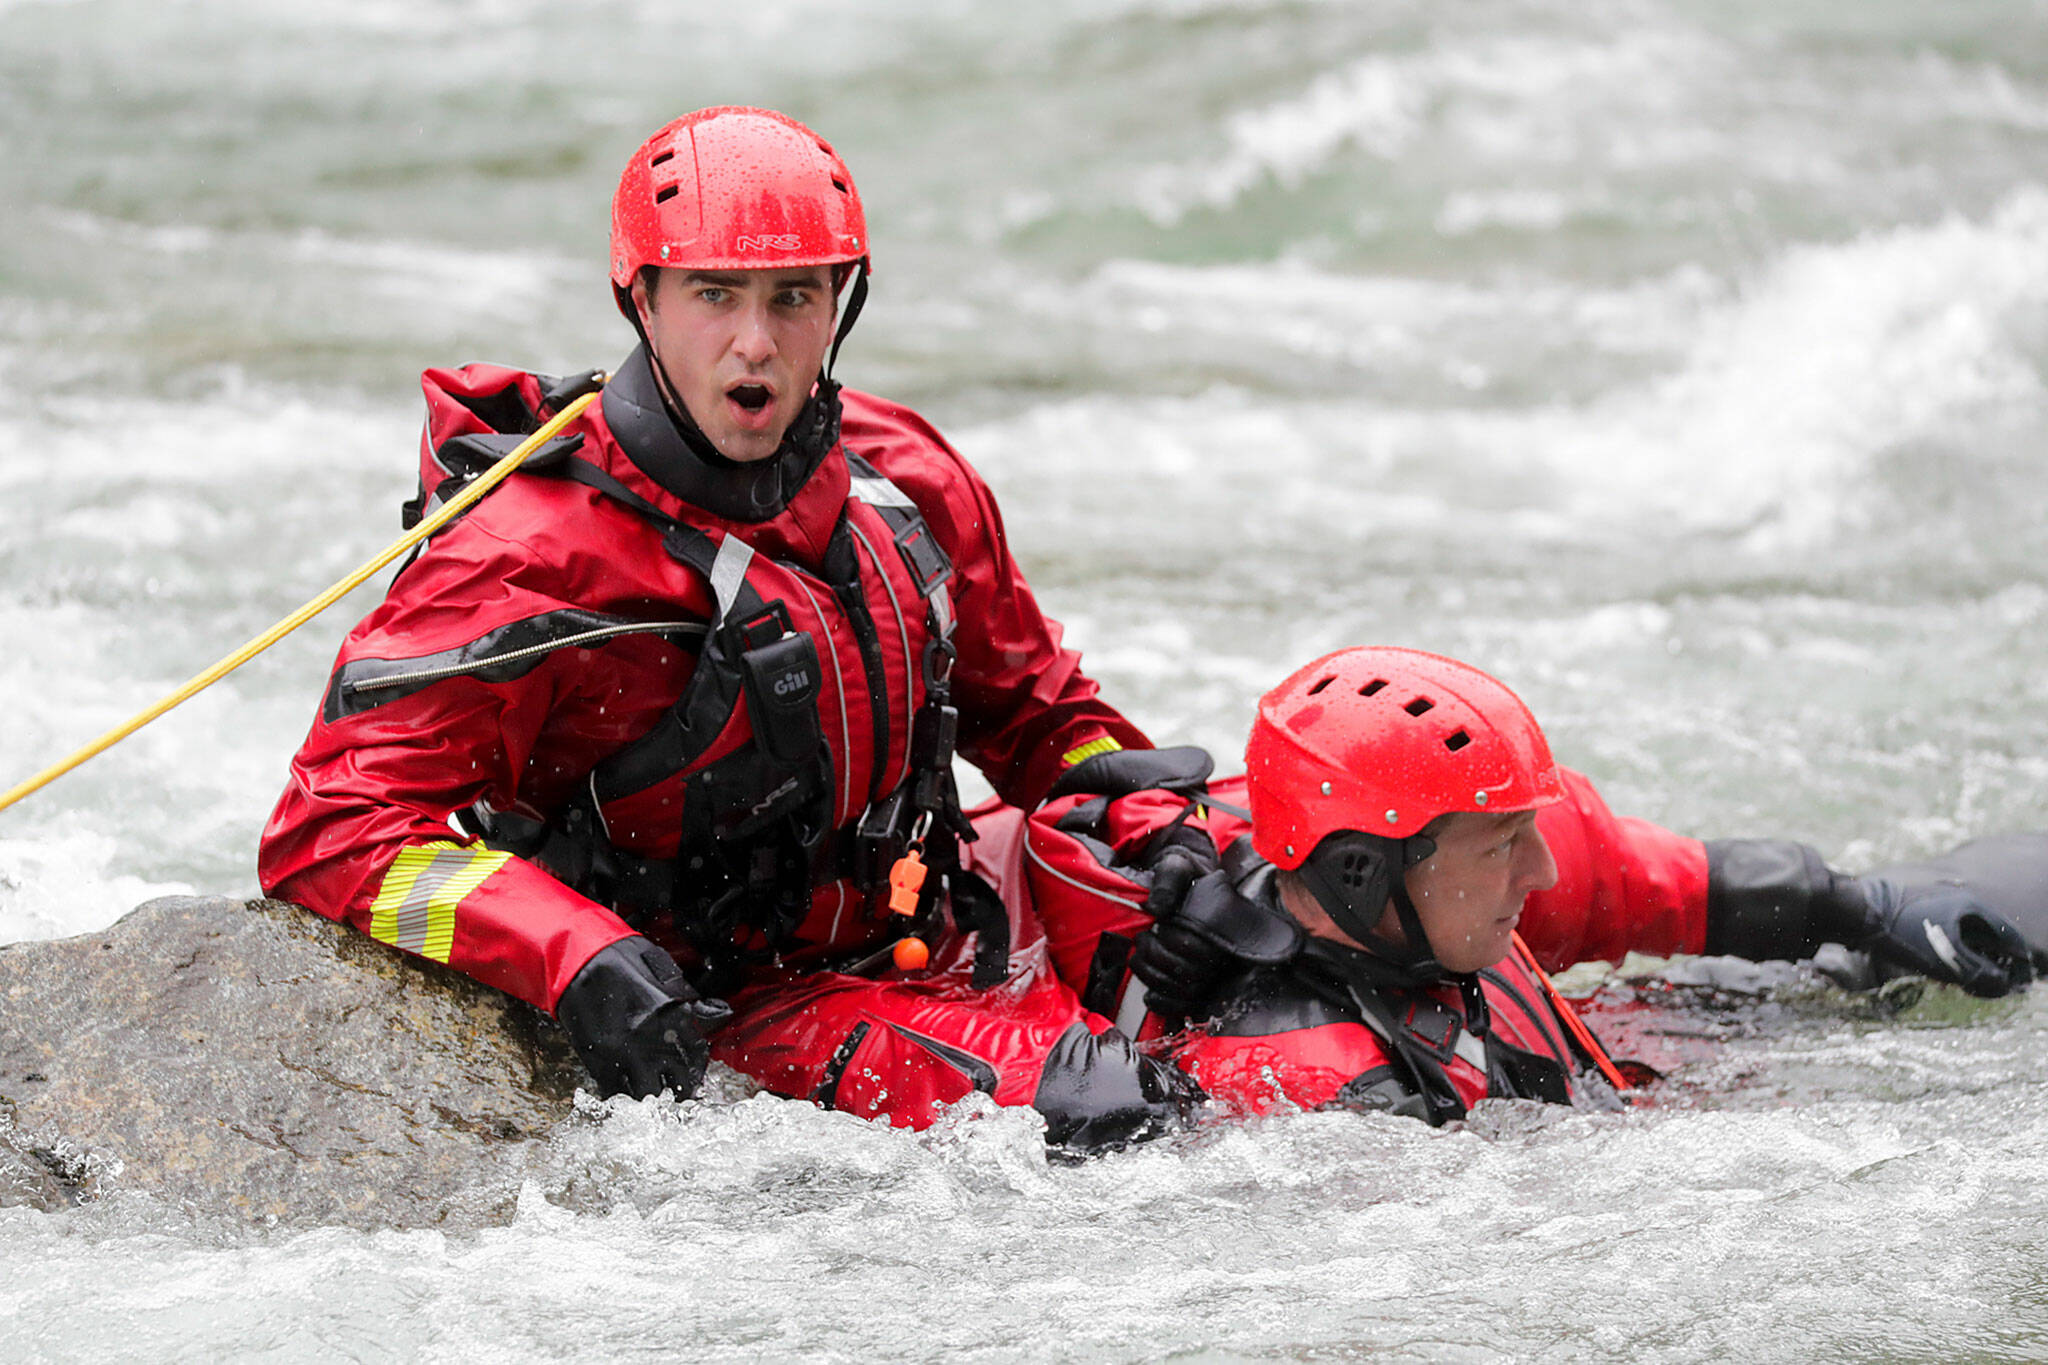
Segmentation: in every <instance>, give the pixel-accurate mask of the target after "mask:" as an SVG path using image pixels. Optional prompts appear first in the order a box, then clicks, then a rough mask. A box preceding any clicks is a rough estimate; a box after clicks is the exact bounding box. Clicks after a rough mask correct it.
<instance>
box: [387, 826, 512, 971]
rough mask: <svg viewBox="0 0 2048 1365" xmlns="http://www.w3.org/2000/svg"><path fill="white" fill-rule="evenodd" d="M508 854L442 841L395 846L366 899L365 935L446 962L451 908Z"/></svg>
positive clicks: (452, 935)
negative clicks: (388, 864) (393, 855)
mask: <svg viewBox="0 0 2048 1365" xmlns="http://www.w3.org/2000/svg"><path fill="white" fill-rule="evenodd" d="M511 858H512V855H511V854H509V853H499V852H497V851H495V850H493V849H488V848H484V847H482V846H481V845H478V846H475V847H465V846H463V845H460V844H453V843H449V842H448V841H447V840H436V841H435V842H433V843H430V844H414V845H412V846H411V847H409V848H403V849H400V850H399V852H398V856H397V857H396V858H395V859H393V860H392V863H391V868H390V870H389V871H387V872H386V873H385V874H384V881H383V884H382V885H380V886H379V887H378V888H377V899H376V900H374V901H372V902H371V903H370V937H371V938H374V939H378V940H380V941H382V942H384V943H389V944H391V945H392V946H393V947H396V948H403V949H404V950H405V951H407V952H409V953H418V954H419V955H420V956H421V957H430V958H432V959H433V960H434V961H436V962H446V961H447V960H448V955H449V953H450V952H452V951H453V950H454V947H455V907H456V906H458V905H460V904H461V903H462V898H463V897H464V896H467V895H468V894H469V893H470V892H472V891H474V890H476V889H477V888H478V887H479V886H481V885H483V882H484V879H485V878H486V877H488V876H490V875H491V874H492V873H493V872H496V871H497V870H498V869H499V868H501V867H503V866H504V865H505V864H506V863H507V862H509V861H511Z"/></svg>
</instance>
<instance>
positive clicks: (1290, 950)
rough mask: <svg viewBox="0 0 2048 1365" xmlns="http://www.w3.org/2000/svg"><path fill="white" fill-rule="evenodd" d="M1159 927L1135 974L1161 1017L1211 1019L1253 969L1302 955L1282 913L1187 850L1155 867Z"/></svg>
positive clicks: (1152, 897) (1145, 944) (1141, 938)
mask: <svg viewBox="0 0 2048 1365" xmlns="http://www.w3.org/2000/svg"><path fill="white" fill-rule="evenodd" d="M1145 911H1146V913H1148V914H1150V915H1151V916H1152V923H1151V924H1149V925H1147V926H1146V927H1145V928H1144V929H1143V930H1142V931H1141V932H1140V933H1139V934H1138V938H1137V941H1136V942H1135V943H1133V944H1132V945H1131V972H1132V974H1133V975H1135V976H1136V977H1137V978H1138V980H1140V981H1142V982H1144V983H1145V1003H1146V1005H1147V1007H1149V1008H1150V1009H1152V1010H1153V1011H1154V1012H1155V1013H1158V1014H1164V1015H1172V1016H1179V1017H1181V1018H1188V1019H1205V1018H1207V1017H1208V1016H1209V1015H1210V1014H1211V1013H1212V1012H1213V1011H1214V1010H1215V1008H1216V1006H1217V1005H1219V1004H1221V1003H1222V1001H1221V1000H1220V999H1218V996H1219V994H1220V992H1221V990H1222V988H1223V987H1224V986H1225V985H1227V984H1228V983H1229V982H1230V981H1231V980H1233V979H1234V978H1236V977H1237V976H1238V975H1240V974H1241V973H1243V972H1244V971H1245V969H1246V968H1248V967H1255V966H1265V965H1271V964H1273V963H1278V962H1285V961H1287V960H1288V959H1289V958H1292V957H1293V956H1294V955H1295V954H1296V953H1297V952H1299V951H1300V950H1301V940H1302V933H1301V927H1300V926H1299V925H1297V924H1296V923H1295V922H1294V921H1293V919H1291V918H1290V917H1288V916H1287V915H1286V914H1284V913H1282V912H1281V911H1279V910H1277V909H1275V908H1273V907H1270V906H1268V905H1266V904H1264V903H1262V902H1260V901H1256V900H1251V899H1248V898H1247V897H1245V896H1243V895H1241V894H1239V892H1238V889H1237V886H1236V884H1235V882H1234V881H1233V879H1232V877H1231V874H1230V872H1229V871H1228V870H1226V869H1223V868H1219V867H1215V866H1214V865H1213V863H1212V864H1211V865H1210V866H1208V867H1204V866H1203V860H1202V859H1201V858H1199V857H1197V856H1195V855H1194V854H1193V853H1192V851H1191V850H1189V849H1187V848H1186V847H1184V846H1182V845H1178V844H1176V845H1174V846H1172V847H1169V848H1168V849H1167V850H1166V851H1165V852H1164V853H1162V854H1160V856H1159V860H1158V862H1156V863H1155V864H1153V872H1152V890H1151V892H1150V893H1149V894H1148V895H1147V896H1146V897H1145Z"/></svg>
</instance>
